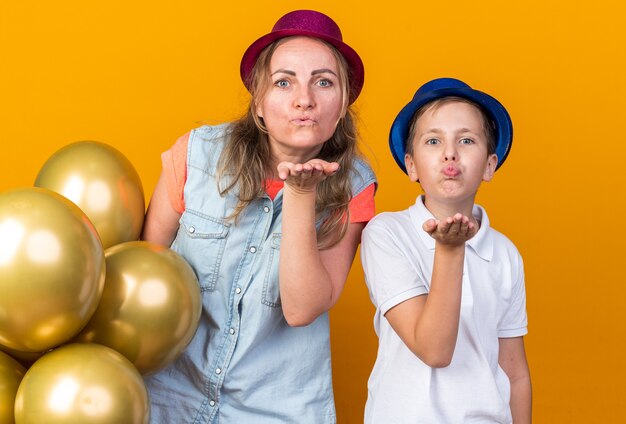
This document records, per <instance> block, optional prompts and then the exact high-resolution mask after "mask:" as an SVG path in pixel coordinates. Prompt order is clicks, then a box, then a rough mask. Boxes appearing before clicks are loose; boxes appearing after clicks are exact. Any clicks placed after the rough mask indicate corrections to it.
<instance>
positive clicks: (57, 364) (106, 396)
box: [15, 343, 150, 424]
mask: <svg viewBox="0 0 626 424" xmlns="http://www.w3.org/2000/svg"><path fill="white" fill-rule="evenodd" d="M149 418H150V406H149V404H148V391H147V390H146V386H145V384H144V382H143V378H142V377H141V374H139V372H138V371H137V369H136V368H135V367H134V366H133V364H131V363H130V362H129V361H128V359H126V358H125V357H124V356H123V355H121V354H120V353H118V352H116V351H114V350H113V349H110V348H108V347H106V346H101V345H98V344H80V343H76V344H69V345H65V346H62V347H60V348H58V349H55V350H53V351H52V352H50V353H47V354H45V355H44V356H42V357H41V358H40V359H39V360H38V361H37V362H35V363H34V364H33V366H32V367H30V369H29V370H28V371H27V372H26V375H24V379H23V380H22V383H21V384H20V386H19V389H18V390H17V395H16V398H15V422H16V424H41V423H46V424H57V423H58V424H61V423H62V424H67V423H81V424H111V423H116V424H136V423H148V422H149Z"/></svg>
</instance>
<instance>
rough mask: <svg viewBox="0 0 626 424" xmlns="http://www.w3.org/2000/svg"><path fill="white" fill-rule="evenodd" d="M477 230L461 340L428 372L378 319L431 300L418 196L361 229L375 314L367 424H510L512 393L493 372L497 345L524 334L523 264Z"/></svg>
mask: <svg viewBox="0 0 626 424" xmlns="http://www.w3.org/2000/svg"><path fill="white" fill-rule="evenodd" d="M472 214H473V215H474V217H475V218H476V219H477V220H479V221H480V222H481V225H480V229H479V230H478V233H477V234H476V235H475V236H474V237H472V239H471V240H469V241H468V242H467V243H466V249H465V261H464V264H463V286H462V300H461V318H460V323H459V334H458V337H457V342H456V347H455V350H454V355H453V357H452V362H451V364H450V365H449V366H448V367H445V368H431V367H429V366H428V365H426V364H424V363H423V362H422V361H421V360H420V359H419V358H418V357H417V356H415V355H414V354H413V353H412V352H411V351H410V350H409V348H408V347H407V346H406V345H405V344H404V343H403V342H402V340H401V339H400V337H398V335H397V334H396V333H395V331H394V330H393V328H392V327H391V326H390V325H389V322H388V321H387V319H386V318H385V313H386V312H387V311H388V310H389V309H391V308H393V307H394V306H396V305H398V304H399V303H401V302H403V301H405V300H407V299H410V298H412V297H415V296H419V295H422V294H426V293H428V291H429V287H430V279H431V275H432V267H433V259H434V253H435V240H434V239H433V238H432V237H431V236H430V235H428V233H426V232H425V231H424V230H423V229H422V224H423V223H424V221H426V220H428V219H430V218H433V215H432V214H431V213H430V212H429V211H428V210H427V209H426V207H425V206H424V202H423V196H420V197H418V198H417V201H416V202H415V205H413V206H411V207H410V208H409V209H407V210H404V211H400V212H386V213H382V214H380V215H378V216H376V217H375V218H374V219H373V220H371V221H370V223H369V224H368V225H367V227H366V228H365V230H364V232H363V237H362V242H361V260H362V263H363V269H364V270H365V279H366V282H367V286H368V289H369V292H370V299H371V300H372V302H373V303H374V306H375V307H376V314H375V316H374V329H375V330H376V334H377V335H378V338H379V347H378V356H377V359H376V363H375V365H374V369H373V370H372V373H371V375H370V379H369V382H368V398H367V404H366V406H365V423H373V424H393V423H411V424H416V423H428V424H431V423H432V424H437V423H441V424H455V423H511V421H512V420H511V411H510V407H509V398H510V383H509V379H508V377H507V376H506V374H505V373H504V371H503V370H502V369H501V368H500V367H499V365H498V338H500V337H517V336H523V335H524V334H526V333H527V319H526V292H525V289H524V269H523V263H522V258H521V256H520V255H519V252H518V251H517V249H516V248H515V246H514V245H513V243H512V242H511V241H510V240H509V239H507V238H506V237H505V236H504V235H502V234H501V233H499V232H497V231H496V230H494V229H493V228H490V226H489V218H488V217H487V214H486V212H485V210H484V209H483V208H481V207H480V206H477V205H475V206H474V209H473V211H472Z"/></svg>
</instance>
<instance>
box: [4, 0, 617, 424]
mask: <svg viewBox="0 0 626 424" xmlns="http://www.w3.org/2000/svg"><path fill="white" fill-rule="evenodd" d="M574 4H577V5H574ZM310 7H313V8H317V9H318V10H321V11H323V12H326V13H328V14H329V15H331V16H332V17H333V18H334V19H335V20H336V21H337V22H338V23H339V24H340V26H341V28H342V30H343V32H344V37H345V39H346V40H347V41H348V43H349V44H350V45H351V46H352V47H354V48H355V49H356V50H357V51H358V52H359V53H360V54H361V56H362V58H363V61H364V62H365V66H366V85H365V88H364V90H363V93H362V95H361V98H360V99H359V101H358V102H357V104H356V106H357V107H358V109H359V110H360V112H361V119H362V123H361V127H360V128H361V132H362V135H363V139H364V141H365V143H366V144H367V147H366V148H365V151H366V153H367V155H368V156H369V157H370V158H371V159H372V162H373V165H374V167H375V169H376V171H377V173H378V176H379V179H380V190H379V192H378V195H377V209H378V211H387V210H398V209H403V208H405V207H407V206H408V205H409V204H411V203H412V202H413V201H414V198H415V196H416V195H417V194H418V193H419V189H418V187H417V186H416V185H412V184H409V182H408V179H407V178H406V177H405V176H404V174H402V173H401V172H400V171H399V170H398V169H397V168H396V166H395V165H394V163H393V161H392V159H391V156H390V154H389V152H388V148H387V134H388V129H389V126H390V124H391V122H392V120H393V118H394V117H395V114H396V113H397V111H398V110H399V109H400V108H401V107H402V106H404V104H405V103H406V102H407V101H408V100H409V99H410V98H411V97H412V95H413V92H414V91H415V89H416V88H417V87H418V85H420V84H421V83H423V82H425V81H426V80H428V79H431V78H435V77H439V76H454V77H458V78H461V79H463V80H465V81H467V82H468V83H470V85H472V86H474V87H477V88H479V89H483V90H485V91H488V92H489V93H491V94H493V95H494V96H495V97H497V98H498V99H500V100H501V101H502V102H503V103H504V104H505V105H506V106H507V108H508V109H509V112H510V113H511V115H512V117H513V122H514V128H515V137H514V144H513V148H512V152H511V155H510V156H509V159H508V160H507V163H506V164H505V165H504V166H503V167H502V168H501V170H499V171H498V173H497V174H496V178H495V180H494V181H493V182H491V183H489V184H488V185H486V186H484V187H483V188H482V189H481V192H480V193H479V199H478V201H479V203H481V204H482V205H483V206H485V207H486V208H487V210H488V211H489V214H490V218H491V220H492V221H493V225H494V226H495V227H496V228H498V229H499V230H501V231H502V232H504V233H505V234H507V235H508V236H509V237H510V238H511V239H512V240H513V241H514V242H515V243H516V244H517V246H518V248H519V249H520V251H521V253H522V255H523V256H524V259H525V265H526V276H527V295H528V313H529V318H530V327H529V329H530V333H529V335H528V336H527V338H526V342H527V351H528V356H529V361H530V366H531V372H532V378H533V387H534V398H535V403H534V417H535V422H537V423H617V422H626V402H625V397H624V392H623V387H624V380H625V379H626V369H625V367H624V361H623V357H624V346H625V344H626V342H625V337H624V336H625V334H626V333H625V331H624V324H625V323H626V307H625V306H624V303H625V299H626V280H625V278H624V275H623V274H624V259H623V258H624V254H625V253H626V249H625V247H624V240H626V224H625V222H624V221H625V218H626V214H625V213H624V211H625V210H626V194H625V192H626V190H625V189H624V184H625V183H626V177H625V174H624V171H625V166H624V159H625V158H626V141H624V140H625V139H626V126H625V124H624V122H625V119H626V100H625V99H626V83H625V82H624V79H625V77H626V63H625V61H626V48H625V47H624V46H625V45H626V32H625V28H624V25H625V20H624V19H625V16H626V4H625V3H624V1H623V0H613V1H606V0H596V1H593V2H580V3H577V2H575V3H572V2H570V1H564V0H554V1H550V2H546V1H540V0H527V1H524V2H503V1H496V0H489V1H477V2H468V1H458V0H450V1H446V2H435V1H431V2H409V1H406V0H404V1H397V0H386V1H384V2H377V3H367V2H363V1H361V0H358V1H357V0H349V1H337V0H329V1H326V0H318V1H314V2H313V1H300V2H294V1H283V0H274V1H269V0H268V1H258V0H257V1H249V2H244V1H229V2H213V1H210V0H204V1H198V0H188V1H181V2H164V1H156V2H155V1H142V0H137V1H127V0H125V1H122V0H108V1H106V2H105V1H97V0H94V1H89V2H85V1H77V0H74V1H70V0H58V1H55V2H33V1H30V2H18V1H13V0H4V1H2V3H0V149H1V150H0V191H3V190H7V189H10V188H15V187H23V186H30V185H32V183H33V181H34V179H35V176H36V174H37V172H38V171H39V169H40V167H41V166H42V165H43V163H44V162H45V160H46V159H47V158H48V157H49V156H50V155H51V154H52V153H54V152H55V151H56V150H58V149H59V148H61V147H62V146H64V145H66V144H69V143H71V142H74V141H78V140H86V139H91V140H98V141H102V142H105V143H108V144H110V145H112V146H115V147H116V148H118V149H119V150H121V151H122V152H123V153H124V154H125V155H126V156H127V157H128V158H129V159H130V160H131V162H132V163H133V164H134V165H135V167H136V168H137V170H138V172H139V174H140V175H141V177H142V180H143V184H144V188H145V191H146V196H147V198H149V196H150V194H151V193H152V190H153V188H154V185H155V183H156V180H157V177H158V174H159V172H160V160H159V154H160V153H161V152H162V151H164V150H166V149H167V148H168V147H169V146H170V145H171V144H172V143H173V142H174V140H175V139H176V138H177V137H178V136H179V135H181V134H183V133H185V132H187V131H188V130H189V129H190V128H193V127H194V126H197V125H199V124H200V123H217V122H221V121H225V120H231V119H233V118H235V117H237V116H238V115H239V114H240V113H241V112H242V111H243V109H244V104H245V102H246V100H247V93H246V91H245V89H244V88H243V85H242V84H241V82H240V80H239V73H238V69H239V60H240V58H241V54H242V53H243V51H244V50H245V48H246V47H247V46H248V45H249V44H250V43H251V42H252V41H253V40H254V39H256V38H257V37H258V36H260V35H262V34H264V33H266V32H267V31H269V29H270V28H271V26H272V25H273V23H274V22H275V21H276V19H277V18H278V17H279V16H281V15H282V14H283V13H285V12H287V11H289V10H291V9H294V8H310ZM331 316H332V335H333V337H332V347H333V361H334V377H335V391H336V401H337V413H338V418H339V422H340V423H358V422H362V416H363V412H362V411H363V405H364V403H365V398H366V382H367V378H368V375H369V371H370V368H371V366H372V364H373V361H374V358H375V355H376V349H377V339H376V336H375V334H374V332H373V328H372V316H373V308H372V306H371V304H370V301H369V299H368V294H367V290H366V288H365V285H364V283H363V276H362V271H361V268H360V265H359V263H358V262H356V263H355V266H354V267H353V271H352V273H351V276H350V281H349V282H348V285H347V289H346V291H345V294H344V296H343V298H342V299H341V301H340V303H339V304H338V306H337V307H336V308H335V309H334V310H333V312H332V315H331Z"/></svg>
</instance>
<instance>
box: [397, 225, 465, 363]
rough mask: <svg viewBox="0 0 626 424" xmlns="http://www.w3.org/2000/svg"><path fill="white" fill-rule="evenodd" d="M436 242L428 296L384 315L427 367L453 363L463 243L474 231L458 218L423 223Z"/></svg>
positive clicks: (415, 298)
mask: <svg viewBox="0 0 626 424" xmlns="http://www.w3.org/2000/svg"><path fill="white" fill-rule="evenodd" d="M424 230H425V231H426V232H428V233H429V234H430V235H431V236H432V237H433V238H434V239H435V260H434V264H433V274H432V278H431V283H430V290H429V293H428V294H427V295H422V296H417V297H414V298H411V299H408V300H406V301H404V302H402V303H400V304H398V305H396V306H395V307H393V308H391V309H390V310H389V311H387V313H386V314H385V318H387V320H388V321H389V324H390V325H391V327H392V328H393V329H394V331H395V332H396V334H398V336H399V337H400V338H401V339H402V341H403V342H404V344H405V345H407V347H408V348H409V349H411V351H412V352H413V353H414V354H415V355H416V356H417V357H418V358H420V360H421V361H422V362H424V363H425V364H426V365H428V366H430V367H433V368H441V367H446V366H448V365H449V364H450V362H451V361H452V355H453V354H454V349H455V346H456V338H457V334H458V331H459V318H460V311H461V287H462V282H463V260H464V258H465V242H466V241H467V240H469V239H470V238H471V237H472V236H473V235H474V234H475V233H476V231H477V230H476V227H475V225H474V224H473V223H471V222H470V221H469V219H468V218H467V217H465V216H462V215H461V214H457V215H455V216H454V217H452V218H448V219H447V220H443V221H441V222H436V221H434V220H429V221H426V223H424Z"/></svg>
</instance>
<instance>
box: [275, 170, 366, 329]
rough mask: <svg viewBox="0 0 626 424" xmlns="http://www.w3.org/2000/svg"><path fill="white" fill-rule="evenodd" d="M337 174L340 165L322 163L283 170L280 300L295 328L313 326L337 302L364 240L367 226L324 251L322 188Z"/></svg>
mask: <svg viewBox="0 0 626 424" xmlns="http://www.w3.org/2000/svg"><path fill="white" fill-rule="evenodd" d="M337 169H338V165H337V164H336V163H328V162H325V161H322V160H313V161H310V162H307V164H304V165H301V164H298V165H295V164H290V163H281V164H280V165H279V175H280V177H281V178H282V179H284V180H285V188H284V189H283V221H282V239H281V246H280V265H279V283H280V297H281V303H282V309H283V314H284V315H285V319H286V320H287V322H288V323H289V325H291V326H303V325H308V324H310V323H311V322H313V321H314V320H315V319H316V318H317V317H318V316H320V315H321V314H322V313H324V312H326V311H328V310H329V309H330V308H331V307H332V306H333V305H334V304H335V303H336V302H337V300H338V299H339V295H340V294H341V292H342V290H343V286H344V284H345V281H346V278H347V276H348V272H349V271H350V267H351V266H352V261H353V260H354V255H355V253H356V249H357V247H358V245H359V242H360V241H361V232H362V231H363V227H364V224H363V223H351V224H349V225H348V230H347V232H346V234H345V235H344V237H343V238H342V239H341V240H340V241H339V243H337V244H336V245H334V246H333V247H331V248H329V249H326V250H323V251H320V250H319V249H318V247H317V232H316V228H315V218H316V217H315V196H316V186H317V183H318V182H320V181H322V180H323V179H324V178H327V177H331V176H332V175H333V174H334V173H335V172H336V171H337ZM331 178H332V177H331Z"/></svg>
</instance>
